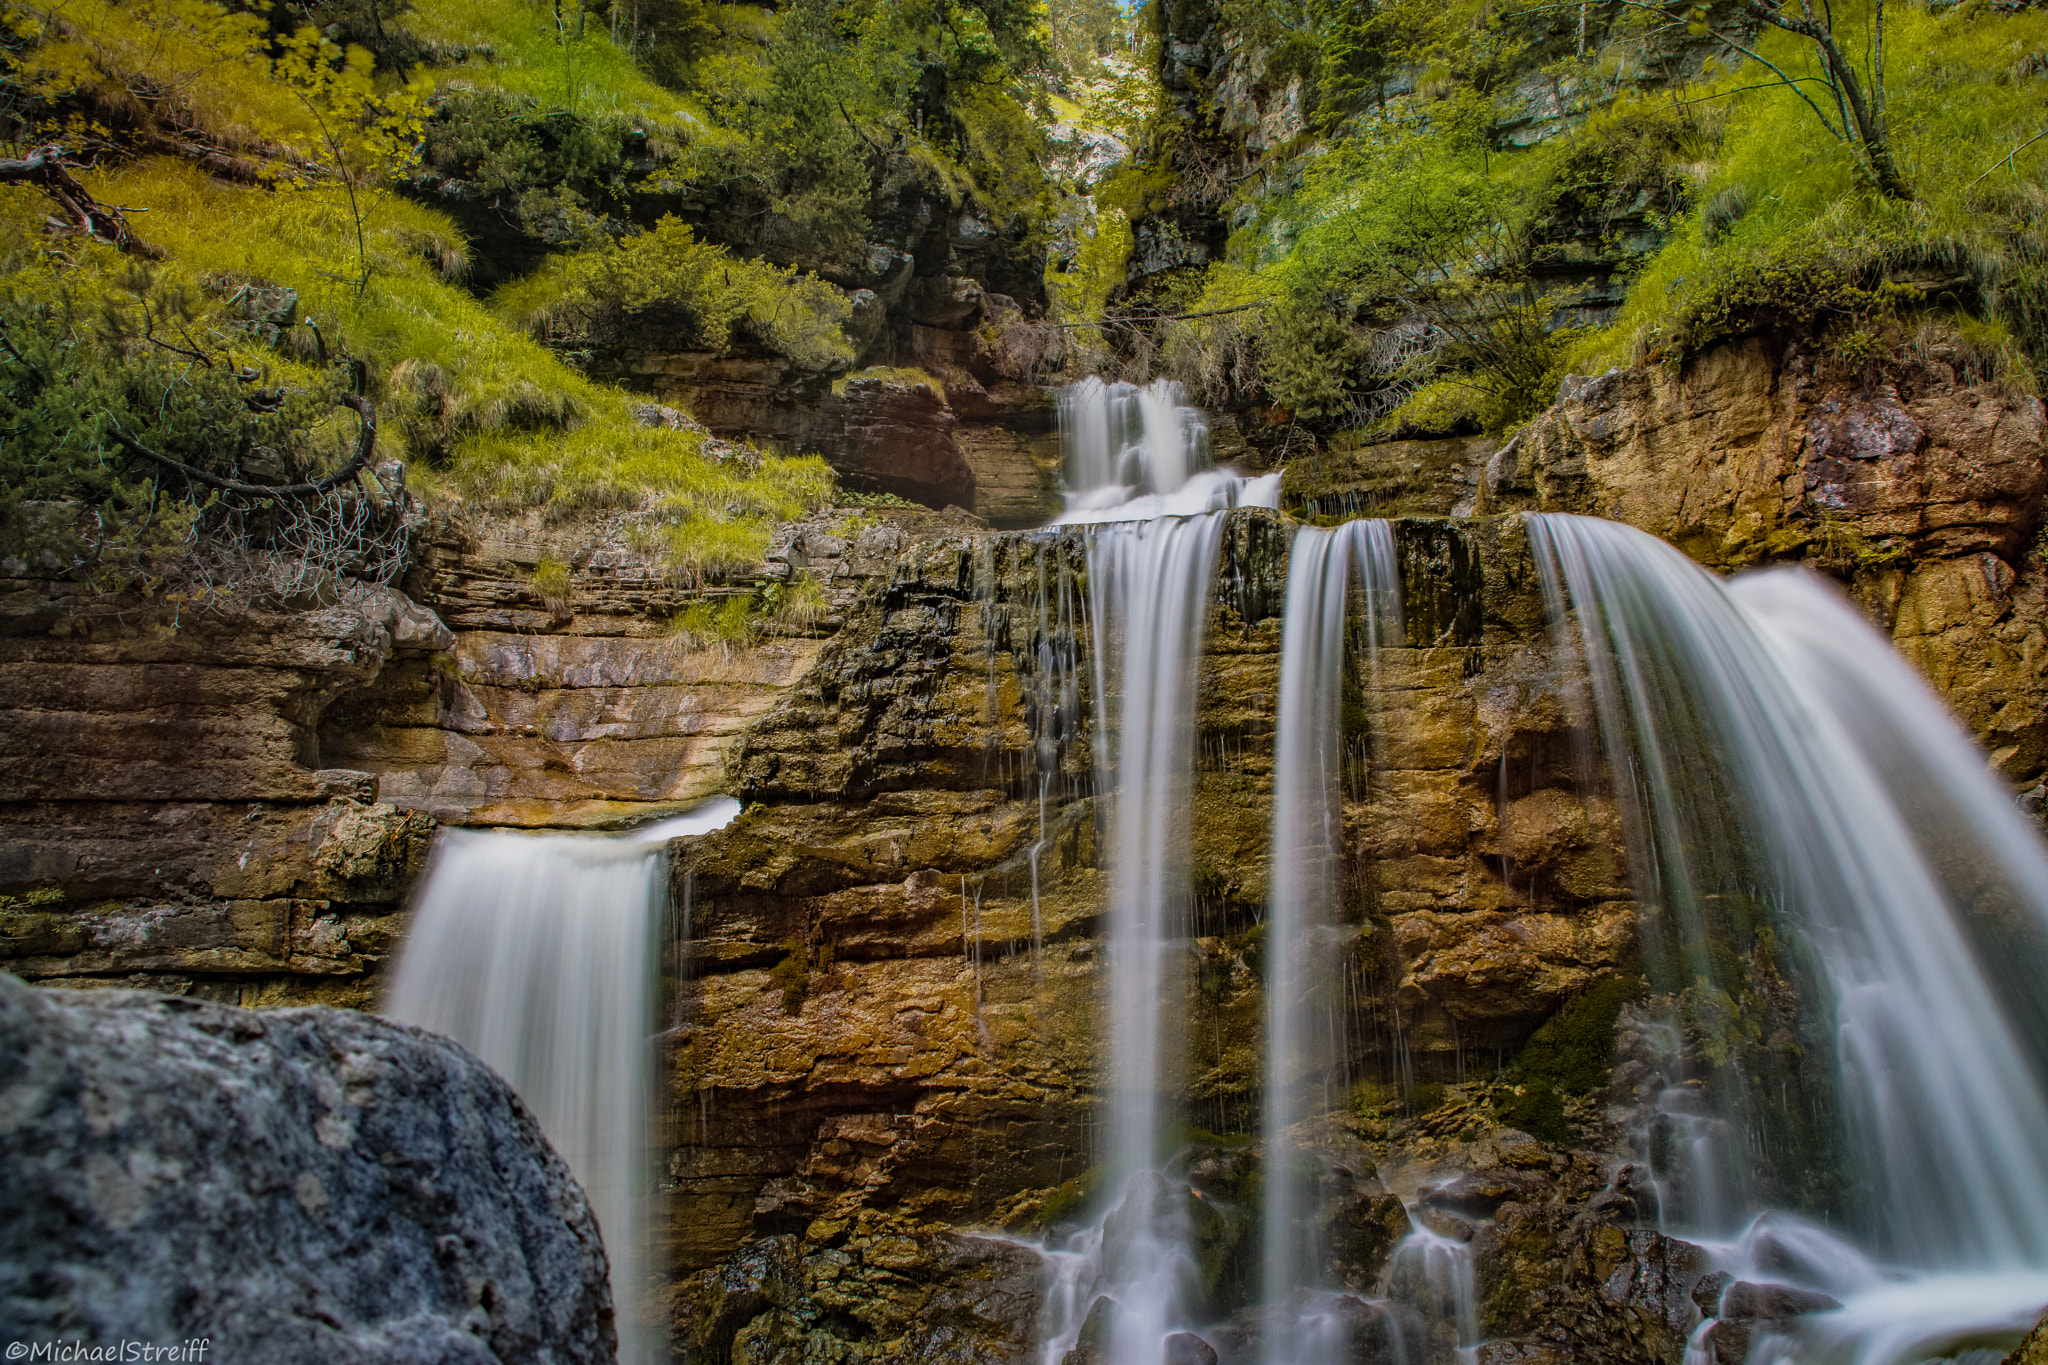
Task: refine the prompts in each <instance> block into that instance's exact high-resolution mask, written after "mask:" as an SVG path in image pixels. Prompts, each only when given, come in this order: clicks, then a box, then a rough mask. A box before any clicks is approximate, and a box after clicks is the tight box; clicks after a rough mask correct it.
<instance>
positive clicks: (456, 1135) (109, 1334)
mask: <svg viewBox="0 0 2048 1365" xmlns="http://www.w3.org/2000/svg"><path fill="white" fill-rule="evenodd" d="M606 1275H607V1268H606V1262H605V1254H604V1248H603V1245H602V1244H601V1243H600V1242H599V1240H598V1231H597V1224H596V1222H595V1220H594V1219H593V1218H592V1217H591V1213H590V1206H589V1204H588V1203H586V1202H585V1200H584V1197H583V1191H582V1190H581V1189H580V1188H579V1187H578V1186H577V1184H576V1182H575V1180H574V1179H573V1178H572V1177H571V1176H570V1174H569V1168H568V1167H567V1166H566V1165H565V1164H563V1162H562V1159H561V1158H560V1157H558V1156H556V1155H555V1153H554V1151H553V1150H552V1149H551V1148H550V1147H549V1146H548V1144H547V1141H546V1139H544V1138H543V1137H542V1136H541V1133H540V1129H539V1128H538V1127H537V1126H536V1125H535V1123H534V1121H533V1117H532V1116H531V1115H530V1114H528V1113H527V1112H526V1108H525V1106H524V1105H522V1104H521V1103H520V1102H519V1099H518V1097H517V1096H515V1095H514V1094H513V1093H512V1091H511V1089H510V1087H508V1086H507V1085H506V1084H505V1083H504V1082H503V1081H502V1080H500V1079H499V1078H498V1077H497V1076H496V1075H495V1074H494V1073H492V1072H491V1071H490V1069H489V1068H487V1067H485V1066H484V1065H483V1063H481V1062H479V1061H477V1060H476V1059H475V1058H474V1057H472V1056H470V1055H469V1053H467V1052H465V1051H463V1050H462V1048H460V1047H458V1046H457V1045H456V1044H454V1043H452V1042H450V1041H449V1040H448V1039H446V1038H441V1037H437V1036H436V1035H434V1034H430V1033H426V1032H423V1031H421V1030H419V1029H414V1028H408V1027H405V1026H403V1025H399V1024H393V1023H390V1022H388V1021H386V1020H383V1019H379V1018H376V1017H375V1016H372V1015H366V1014H356V1013H352V1012H349V1011H344V1010H329V1009H294V1010H279V1011H274V1012H263V1013H257V1012H252V1011H247V1010H240V1009H234V1008H229V1007H226V1006H221V1005H211V1004H205V1003H201V1002H198V1001H193V1000H185V999H178V998H174V997H169V996H158V995H148V994H144V993H141V992H136V991H104V992H101V991H37V990H31V989H29V988H28V987H27V986H24V985H22V984H21V983H20V982H19V981H17V980H15V979H14V978H13V977H10V976H5V975H0V1340H4V1341H21V1342H26V1343H31V1344H33V1343H35V1342H37V1341H42V1340H53V1341H73V1340H76V1341H80V1342H83V1343H85V1344H87V1345H96V1346H100V1347H106V1346H114V1345H117V1344H118V1343H120V1342H122V1341H123V1340H128V1341H137V1342H149V1343H157V1344H161V1345H171V1344H175V1343H178V1342H183V1341H188V1340H191V1339H194V1338H200V1339H205V1340H207V1341H209V1342H210V1343H211V1349H210V1350H209V1351H208V1353H207V1358H208V1359H209V1360H210V1361H218V1362H222V1365H228V1363H229V1362H236V1361H264V1362H268V1363H269V1365H298V1362H306V1363H307V1365H312V1363H313V1362H320V1363H321V1365H357V1363H359V1362H360V1363H362V1365H370V1363H371V1362H376V1363H378V1365H383V1363H384V1362H407V1363H408V1365H411V1363H412V1362H419V1363H420V1365H425V1363H426V1362H442V1361H451V1362H452V1361H476V1362H486V1361H502V1362H508V1365H509V1363H510V1362H534V1365H553V1363H555V1362H561V1363H562V1365H570V1363H571V1362H574V1363H575V1365H582V1363H583V1362H608V1361H611V1360H613V1359H614V1357H615V1354H616V1347H615V1333H614V1328H613V1322H612V1303H611V1292H610V1289H609V1287H608V1285H607V1283H606Z"/></svg>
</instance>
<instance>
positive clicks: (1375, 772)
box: [667, 513, 1634, 1266]
mask: <svg viewBox="0 0 2048 1365" xmlns="http://www.w3.org/2000/svg"><path fill="white" fill-rule="evenodd" d="M1086 535H1087V533H1086V532H1081V531H1074V532H1058V533H1055V532H1047V533H1039V534H1036V535H1029V536H1011V537H1001V538H994V539H963V540H957V541H937V542H933V543H930V544H927V545H925V546H922V547H920V548H918V549H917V550H915V551H914V552H913V553H911V554H910V555H908V556H906V557H905V558H904V560H902V561H901V562H900V563H899V565H898V568H897V571H896V574H895V576H894V577H893V579H892V580H891V581H890V582H889V584H888V585H887V586H886V588H884V589H882V590H881V591H880V592H878V593H877V594H875V595H874V596H872V597H870V598H868V599H866V600H864V601H863V602H862V603H861V604H860V605H859V606H858V607H857V608H855V609H854V610H853V612H851V613H850V615H849V617H848V623H847V626H846V628H845V630H844V631H843V632H842V633H841V635H840V636H839V637H838V638H837V639H836V640H834V641H833V643H832V644H830V645H829V646H827V648H826V650H825V652H824V654H823V655H821V657H820V660H819V663H818V666H817V667H816V668H815V669H814V671H813V672H812V673H811V674H810V675H809V676H808V677H807V678H806V679H805V680H804V682H803V683H801V684H800V685H799V686H798V687H796V688H795V689H793V690H792V691H791V692H790V693H789V694H788V696H787V697H785V698H784V699H783V700H782V701H781V702H779V703H778V704H777V706H776V707H775V708H774V709H773V710H772V711H771V712H770V713H769V714H768V715H766V716H765V717H763V719H762V720H760V721H759V722H757V723H756V724H755V726H754V727H753V728H752V729H751V730H750V731H749V732H748V733H747V735H746V737H745V738H744V740H743V741H742V743H741V744H740V745H739V746H738V747H737V748H736V749H735V750H734V751H733V754H732V757H731V760H730V769H731V773H732V777H733V780H734V785H735V793H736V794H737V795H739V796H740V797H741V799H742V800H744V801H745V802H746V803H747V806H748V809H747V813H746V814H744V815H742V816H741V817H740V819H739V820H737V821H736V822H735V823H734V824H733V825H732V826H730V827H728V828H727V829H725V830H723V831H719V832H717V833H715V834H713V835H710V836H707V837H706V838H705V839H703V840H702V841H701V842H699V843H698V844H697V845H696V846H695V847H694V848H693V849H692V850H691V851H690V853H689V854H688V855H687V856H686V857H685V858H684V859H683V860H681V861H680V863H679V865H678V869H677V873H676V877H677V881H676V887H675V890H676V894H677V896H678V897H679V898H684V897H687V898H688V900H689V904H690V916H691V924H692V927H693V937H692V939H691V941H690V943H689V944H688V946H687V950H686V956H685V958H684V960H683V961H682V962H681V963H680V964H679V966H680V969H681V972H682V974H683V975H684V976H685V977H687V984H685V985H684V986H683V988H682V989H681V991H680V994H679V997H678V1000H677V1003H676V1013H675V1019H674V1029H673V1032H672V1034H671V1046H670V1062H669V1066H668V1072H667V1074H668V1076H669V1078H670V1079H669V1085H670V1091H671V1093H670V1101H671V1107H672V1112H673V1121H674V1123H675V1125H676V1127H675V1131H674V1134H673V1137H672V1140H671V1150H672V1153H673V1155H672V1157H671V1168H670V1173H671V1176H672V1179H673V1183H674V1189H675V1192H676V1196H677V1197H676V1203H675V1207H676V1210H677V1214H676V1225H675V1235H674V1249H675V1255H676V1258H677V1260H678V1262H679V1263H680V1264H682V1265H684V1266H689V1265H696V1264H704V1263H706V1262H708V1261H712V1260H715V1259H717V1258H719V1257H722V1256H724V1255H726V1254H728V1253H729V1252H730V1251H731V1250H732V1249H733V1248H734V1247H736V1246H737V1245H739V1244H740V1242H741V1241H742V1240H744V1239H745V1238H747V1237H749V1236H751V1235H760V1234H771V1233H778V1232H783V1231H788V1232H799V1231H802V1230H803V1229H805V1228H807V1227H808V1226H810V1225H811V1223H812V1222H813V1221H814V1220H816V1219H820V1218H825V1219H830V1218H838V1217H846V1216H849V1215H850V1214H851V1213H852V1212H854V1211H857V1210H859V1209H862V1208H887V1209H893V1210H897V1211H901V1212H905V1213H911V1214H916V1215H919V1216H922V1217H926V1218H933V1219H987V1218H990V1217H994V1216H998V1215H1000V1216H1003V1217H1017V1216H1026V1215H1028V1214H1029V1211H1030V1209H1031V1208H1034V1207H1037V1206H1038V1205H1042V1204H1043V1203H1044V1202H1045V1201H1046V1200H1048V1199H1051V1198H1052V1197H1053V1196H1054V1195H1055V1193H1056V1191H1057V1190H1058V1189H1059V1188H1060V1187H1061V1186H1062V1185H1063V1184H1065V1183H1067V1182H1069V1181H1071V1180H1073V1179H1074V1178H1076V1177H1077V1176H1080V1175H1081V1174H1082V1173H1083V1171H1085V1170H1086V1169H1087V1168H1088V1167H1089V1166H1090V1165H1091V1164H1092V1163H1093V1162H1094V1161H1095V1159H1096V1157H1095V1155H1094V1153H1093V1149H1092V1143H1091V1136H1090V1135H1091V1134H1092V1132H1093V1131H1094V1130H1095V1125H1096V1124H1097V1123H1098V1122H1099V1111H1098V1106H1099V1103H1100V1098H1099V1096H1100V1088H1101V1086H1102V1084H1103V1075H1102V1071H1101V1067H1102V1065H1103V1060H1104V1059H1103V1058H1102V1057H1101V1056H1100V1055H1099V1048H1098V1047H1097V1046H1096V1044H1095V1041H1094V1038H1095V1030H1096V1026H1097V1020H1096V1012H1097V1010H1098V1008H1099V1005H1100V1002H1101V1000H1102V998H1103V992H1104V991H1105V990H1106V989H1108V987H1109V983H1108V982H1107V981H1106V980H1105V977H1104V966H1105V963H1104V961H1103V957H1102V951H1101V947H1100V941H1101V929H1102V919H1101V917H1102V915H1103V914H1104V910H1105V907H1104V906H1103V904H1102V898H1103V891H1104V885H1105V883H1104V877H1103V872H1102V867H1101V853H1100V850H1101V847H1102V844H1103V827H1104V821H1105V820H1106V819H1108V818H1110V815H1109V812H1108V810H1107V808H1106V807H1105V805H1104V804H1103V803H1102V799H1101V796H1100V793H1099V792H1098V791H1097V788H1096V778H1095V772H1094V756H1095V753H1096V750H1097V747H1098V746H1099V745H1100V743H1101V737H1100V735H1099V733H1098V731H1097V721H1096V719H1095V706H1094V697H1093V692H1094V686H1095V684H1094V681H1093V679H1094V677H1095V672H1094V670H1095V668H1096V666H1097V665H1096V662H1095V660H1094V659H1093V657H1092V654H1091V650H1092V648H1093V646H1092V644H1091V641H1090V639H1089V635H1088V632H1087V631H1086V630H1083V629H1077V628H1076V627H1077V622H1076V621H1075V618H1074V617H1073V616H1072V615H1071V614H1068V615H1062V613H1061V612H1060V611H1059V609H1058V602H1059V600H1060V598H1061V596H1062V585H1063V584H1065V585H1067V596H1068V600H1070V601H1078V600H1079V599H1080V591H1081V585H1082V584H1083V582H1084V581H1085V578H1086V575H1087V572H1088V562H1087V553H1086V543H1085V541H1086ZM1397 541H1398V544H1399V546H1400V554H1401V562H1402V567H1403V573H1404V577H1405V579H1406V582H1407V598H1408V614H1407V632H1408V633H1407V636H1406V640H1405V641H1404V642H1402V643H1400V644H1398V645H1397V646H1396V647H1393V648H1390V649H1387V650H1385V651H1384V652H1383V653H1382V654H1381V656H1380V658H1379V661H1378V667H1377V670H1376V672H1374V671H1372V670H1365V671H1363V672H1360V673H1359V674H1358V675H1357V676H1356V677H1354V679H1353V682H1352V684H1351V686H1352V689H1353V692H1352V695H1353V696H1354V697H1355V701H1354V702H1353V704H1351V705H1349V706H1347V708H1346V710H1347V717H1346V720H1347V725H1346V729H1347V737H1348V738H1349V739H1350V741H1351V743H1352V753H1353V755H1354V760H1355V762H1354V765H1353V766H1354V781H1353V782H1352V784H1351V785H1350V788H1349V790H1348V793H1347V801H1346V808H1345V826H1346V842H1347V846H1348V848H1349V851H1350V856H1349V857H1348V859H1347V868H1346V876H1345V880H1346V886H1347V909H1346V914H1345V919H1346V922H1347V926H1348V927H1347V928H1346V929H1345V931H1344V932H1345V935H1346V943H1347V945H1348V946H1347V947H1346V948H1345V949H1344V951H1345V952H1346V954H1347V961H1348V963H1349V972H1350V975H1351V977H1352V979H1353V981H1354V982H1355V983H1356V987H1357V994H1358V996H1359V999H1360V1005H1359V1009H1358V1011H1357V1012H1356V1015H1355V1016H1354V1018H1353V1020H1352V1023H1351V1027H1352V1028H1353V1031H1354V1032H1353V1037H1354V1048H1355V1058H1354V1060H1355V1063H1356V1065H1358V1066H1359V1067H1361V1068H1363V1070H1364V1072H1371V1071H1372V1069H1373V1068H1374V1067H1390V1066H1391V1064H1392V1059H1393V1057H1394V1055H1395V1053H1396V1052H1397V1051H1403V1052H1405V1053H1406V1054H1407V1055H1408V1056H1410V1057H1411V1058H1414V1059H1416V1060H1415V1065H1417V1066H1419V1067H1421V1068H1423V1069H1424V1071H1425V1072H1429V1071H1436V1070H1440V1071H1442V1072H1443V1073H1444V1074H1445V1075H1449V1074H1450V1073H1452V1072H1454V1071H1455V1070H1456V1068H1457V1066H1458V1064H1459V1058H1460V1057H1461V1055H1462V1053H1463V1052H1464V1051H1465V1050H1468V1049H1470V1050H1474V1051H1479V1050H1483V1051H1484V1053H1485V1055H1487V1056H1488V1057H1489V1059H1491V1058H1492V1056H1493V1055H1494V1054H1495V1052H1496V1050H1497V1049H1508V1048H1512V1047H1513V1046H1514V1045H1515V1044H1516V1043H1518V1042H1519V1041H1520V1039H1521V1038H1523V1037H1525V1036H1526V1035H1527V1033H1528V1032H1529V1030H1531V1029H1533V1028H1534V1027H1535V1026H1536V1025H1537V1024H1538V1023H1540V1022H1541V1021H1542V1020H1543V1019H1544V1018H1545V1017H1546V1016H1547V1015H1548V1014H1549V1013H1551V1012H1552V1011H1554V1010H1555V1009H1556V1008H1557V1006H1558V1005H1559V1004H1561V1003H1562V1002H1563V1001H1565V1000H1566V999H1568V998H1570V997H1572V996H1574V995H1576V994H1577V993H1579V992H1581V991H1583V990H1584V989H1585V988H1586V987H1587V986H1588V985H1590V984H1591V983H1592V982H1594V981H1596V980H1598V979H1601V978H1602V977H1604V976H1608V975H1612V974H1614V973H1615V972H1617V971H1619V970H1621V969H1622V968H1623V967H1624V966H1626V965H1627V964H1628V963H1629V962H1630V960H1631V954H1632V951H1633V922H1634V912H1633V906H1632V903H1631V902H1630V900H1629V898H1628V893H1627V891H1626V889H1625V888H1624V887H1623V886H1622V884H1621V876H1620V871H1619V861H1620V860H1619V856H1618V852H1617V850H1616V832H1615V828H1614V821H1613V817H1612V814H1611V811H1610V810H1609V808H1608V806H1607V804H1606V803H1605V801H1604V798H1603V797H1602V796H1601V795H1600V794H1599V793H1598V792H1597V791H1595V790H1592V789H1589V788H1586V787H1585V786H1584V785H1583V783H1582V777H1581V774H1579V772H1578V771H1577V769H1576V767H1575V764H1574V762H1573V760H1572V744H1571V742H1570V735H1571V725H1572V721H1571V716H1570V707H1569V705H1568V697H1567V695H1566V687H1567V680H1566V679H1564V678H1562V677H1561V676H1560V675H1559V673H1558V672H1557V670H1556V668H1555V667H1554V666H1553V665H1552V662H1551V660H1550V657H1549V652H1548V645H1547V637H1546V635H1545V633H1544V626H1543V621H1542V613H1541V605H1540V601H1539V597H1538V593H1537V589H1536V584H1535V579H1534V573H1533V567H1532V565H1531V564H1530V562H1529V560H1528V556H1527V550H1526V548H1525V547H1524V545H1523V543H1522V541H1521V538H1520V535H1519V532H1518V529H1517V527H1516V526H1515V525H1514V523H1513V522H1512V521H1509V522H1505V523H1503V522H1499V521H1491V522H1487V521H1482V522H1472V523H1467V524H1464V525H1456V526H1454V525H1452V524H1449V523H1445V522H1440V521H1410V522H1403V523H1400V524H1399V525H1398V528H1397ZM1286 544H1287V529H1286V525H1285V523H1284V522H1283V521H1282V520H1280V519H1278V518H1276V517H1274V516H1273V515H1272V514H1266V513H1236V514H1232V520H1231V525H1230V528H1229V533H1228V535H1227V537H1226V549H1225V551H1224V557H1223V562H1222V564H1221V565H1220V567H1219V573H1218V576H1217V579H1216V584H1217V586H1216V592H1215V596H1214V598H1213V600H1212V601H1211V603H1210V605H1209V621H1208V628H1207V631H1206V635H1205V640H1204V647H1203V654H1202V657H1201V659H1200V661H1199V669H1200V678H1201V686H1200V693H1199V711H1198V719H1197V731H1196V733H1195V734H1194V735H1192V736H1191V737H1190V742H1191V743H1192V744H1193V745H1194V746H1195V748H1196V751H1197V753H1198V754H1199V755H1200V760H1199V765H1198V776H1197V781H1196V788H1195V794H1194V808H1193V810H1192V812H1191V813H1190V815H1191V823H1192V828H1193V830H1194V831H1195V840H1194V854H1193V856H1194V866H1193V868H1192V869H1191V882H1192V885H1193V888H1194V900H1193V903H1192V904H1191V905H1190V906H1189V907H1188V909H1189V924H1188V929H1189V932H1188V935H1187V937H1186V940H1185V942H1186V957H1185V962H1184V974H1185V975H1184V987H1185V997H1184V1013H1185V1018H1186V1021H1187V1023H1186V1037H1185V1040H1184V1041H1185V1047H1186V1068H1185V1072H1184V1081H1185V1093H1186V1095H1187V1113H1188V1116H1189V1120H1190V1121H1191V1122H1193V1123H1196V1124H1198V1125H1200V1126H1203V1127H1208V1128H1213V1129H1217V1130H1222V1131H1229V1130H1231V1129H1241V1128H1243V1127H1245V1126H1247V1122H1246V1121H1247V1118H1248V1115H1249V1113H1250V1109H1251V1106H1252V1105H1253V1104H1254V1103H1255V1096H1256V1092H1257V1087H1258V1084H1259V1081H1258V1070H1259V1060H1258V1057H1257V1054H1256V1048H1257V1042H1256V1039H1257V1037H1258V1029H1259V1020H1260V1019H1261V1018H1262V1016H1263V1006H1262V1003H1261V996H1260V986H1259V969H1260V966H1261V956H1260V952H1259V938H1258V933H1257V930H1256V928H1255V926H1256V923H1257V920H1258V918H1259V909H1260V907H1261V905H1262V903H1263V898H1264V887H1265V883H1266V876H1267V865H1266V859H1267V849H1266V841H1267V829H1268V826H1269V824H1270V810H1271V805H1270V801H1271V784H1272V752H1271V750H1272V731H1273V715H1272V706H1273V695H1274V692H1275V690H1276V687H1277V679H1278V667H1279V660H1278V649H1279V625H1280V622H1279V619H1278V612H1279V608H1280V606H1281V601H1280V598H1281V594H1282V585H1283V584H1284V581H1285V557H1286ZM1055 665H1058V666H1059V667H1058V669H1057V671H1056V670H1055ZM1063 698H1064V700H1062V699H1063ZM1181 1009H1182V998H1181V997H1176V1000H1175V1002H1174V1004H1173V1005H1171V1006H1169V1008H1168V1010H1167V1013H1168V1016H1169V1017H1171V1016H1173V1015H1174V1014H1175V1013H1177V1012H1180V1011H1181Z"/></svg>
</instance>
